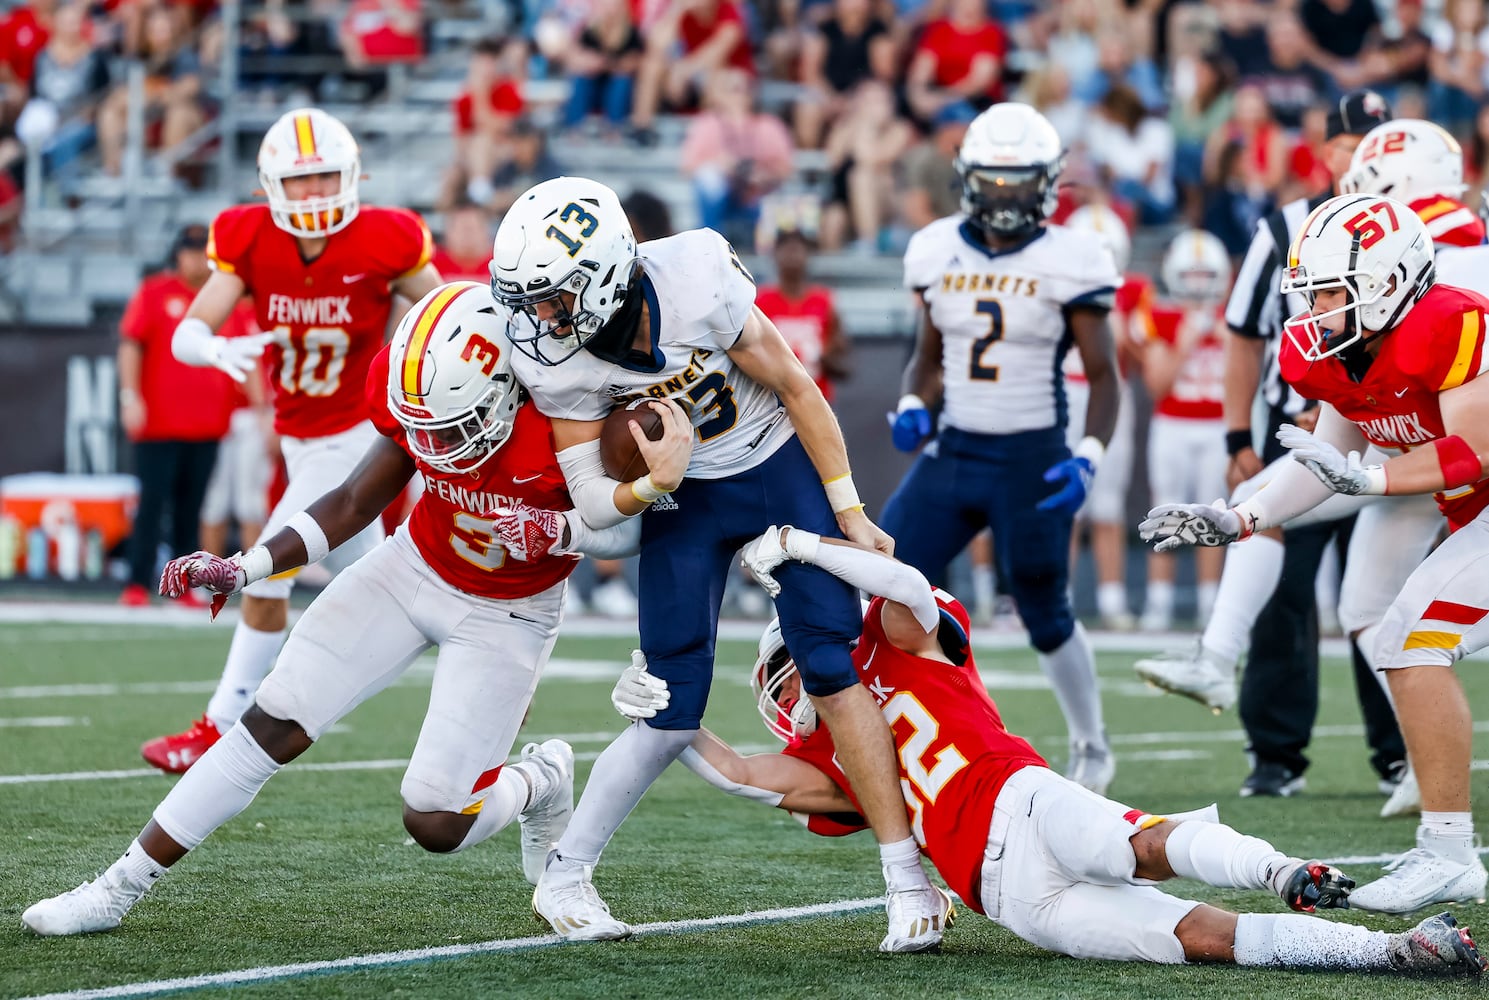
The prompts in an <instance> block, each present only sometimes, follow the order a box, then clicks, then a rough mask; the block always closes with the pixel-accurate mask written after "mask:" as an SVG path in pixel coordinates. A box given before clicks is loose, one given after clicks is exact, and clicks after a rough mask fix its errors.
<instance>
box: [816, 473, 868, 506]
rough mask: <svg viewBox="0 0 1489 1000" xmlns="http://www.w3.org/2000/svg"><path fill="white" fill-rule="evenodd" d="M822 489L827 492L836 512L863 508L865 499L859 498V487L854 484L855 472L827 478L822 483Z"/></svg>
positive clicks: (828, 499)
mask: <svg viewBox="0 0 1489 1000" xmlns="http://www.w3.org/2000/svg"><path fill="white" fill-rule="evenodd" d="M822 489H823V490H825V491H826V492H827V502H828V504H829V505H830V506H831V507H832V512H833V513H834V514H841V513H843V512H844V511H849V510H854V509H859V510H861V509H863V501H862V500H860V499H858V487H856V486H854V485H853V473H851V472H845V473H843V474H842V475H841V476H834V477H833V478H832V479H829V480H827V481H826V482H824V483H823V484H822Z"/></svg>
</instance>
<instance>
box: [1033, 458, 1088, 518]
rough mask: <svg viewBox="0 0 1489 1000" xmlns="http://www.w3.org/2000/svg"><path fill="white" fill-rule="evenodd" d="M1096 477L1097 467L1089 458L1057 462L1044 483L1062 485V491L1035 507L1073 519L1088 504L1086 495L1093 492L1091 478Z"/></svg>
mask: <svg viewBox="0 0 1489 1000" xmlns="http://www.w3.org/2000/svg"><path fill="white" fill-rule="evenodd" d="M1095 475H1096V466H1095V465H1093V464H1092V463H1091V460H1090V459H1089V458H1084V457H1080V456H1077V457H1075V458H1067V459H1065V460H1064V461H1062V462H1056V463H1055V464H1054V465H1053V466H1051V467H1050V469H1049V470H1048V471H1047V472H1045V474H1044V481H1045V482H1047V483H1060V484H1061V486H1060V489H1059V490H1058V491H1056V492H1055V493H1053V494H1051V495H1050V496H1047V497H1045V498H1044V499H1043V500H1041V501H1039V503H1038V504H1036V505H1035V506H1036V507H1037V508H1038V509H1039V510H1049V511H1054V512H1056V513H1058V514H1065V515H1068V516H1072V517H1073V516H1074V515H1075V512H1076V511H1078V510H1080V509H1081V504H1083V503H1085V502H1086V494H1087V493H1089V492H1090V491H1091V478H1092V477H1093V476H1095Z"/></svg>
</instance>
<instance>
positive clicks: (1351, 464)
mask: <svg viewBox="0 0 1489 1000" xmlns="http://www.w3.org/2000/svg"><path fill="white" fill-rule="evenodd" d="M1277 440H1278V441H1280V442H1282V445H1283V447H1285V448H1287V449H1288V450H1289V451H1290V452H1292V456H1293V458H1294V460H1296V461H1298V462H1300V463H1301V464H1302V465H1303V467H1304V468H1306V469H1307V470H1308V471H1309V472H1311V473H1313V474H1314V475H1315V476H1317V477H1318V478H1319V480H1320V481H1321V482H1322V483H1323V484H1324V485H1325V486H1327V487H1328V488H1329V489H1331V490H1333V491H1334V492H1335V493H1343V494H1345V495H1347V496H1352V497H1353V496H1359V495H1360V494H1362V493H1366V494H1381V493H1384V492H1385V491H1386V490H1385V486H1386V484H1385V470H1384V469H1382V468H1381V467H1380V466H1379V465H1366V464H1365V462H1364V460H1363V459H1361V458H1360V453H1359V452H1357V451H1352V452H1350V453H1349V454H1348V455H1345V454H1343V453H1342V452H1340V450H1339V449H1338V448H1335V447H1334V446H1333V445H1331V444H1329V442H1327V441H1321V440H1319V439H1318V438H1317V437H1315V436H1314V435H1312V434H1310V433H1308V432H1307V431H1305V430H1303V429H1302V428H1301V427H1294V426H1293V425H1292V424H1283V425H1282V426H1281V427H1279V428H1278V429H1277Z"/></svg>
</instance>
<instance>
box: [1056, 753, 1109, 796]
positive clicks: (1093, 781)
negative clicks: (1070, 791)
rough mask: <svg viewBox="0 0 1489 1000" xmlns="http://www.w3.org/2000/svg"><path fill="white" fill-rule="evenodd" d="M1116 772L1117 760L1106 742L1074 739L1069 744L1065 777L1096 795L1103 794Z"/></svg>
mask: <svg viewBox="0 0 1489 1000" xmlns="http://www.w3.org/2000/svg"><path fill="white" fill-rule="evenodd" d="M1116 773H1117V761H1116V759H1115V758H1114V757H1112V748H1111V746H1110V745H1109V744H1106V743H1100V744H1098V743H1087V742H1086V741H1085V740H1076V741H1075V742H1074V743H1072V744H1071V745H1070V764H1069V765H1068V766H1067V767H1066V769H1065V777H1067V778H1069V779H1070V780H1071V781H1073V782H1075V783H1076V784H1077V785H1080V786H1081V787H1082V788H1085V789H1089V790H1090V791H1093V792H1095V793H1096V794H1097V795H1105V794H1106V790H1107V788H1108V787H1110V785H1111V783H1112V778H1113V777H1115V776H1116Z"/></svg>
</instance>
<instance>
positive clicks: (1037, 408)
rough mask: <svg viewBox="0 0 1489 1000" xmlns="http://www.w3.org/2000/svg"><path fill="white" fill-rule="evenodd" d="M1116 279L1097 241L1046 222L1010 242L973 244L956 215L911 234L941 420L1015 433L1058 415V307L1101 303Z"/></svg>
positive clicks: (913, 272)
mask: <svg viewBox="0 0 1489 1000" xmlns="http://www.w3.org/2000/svg"><path fill="white" fill-rule="evenodd" d="M1121 283H1122V278H1121V276H1120V275H1119V274H1118V273H1117V268H1116V264H1115V263H1114V262H1113V261H1112V257H1111V254H1110V253H1108V252H1107V250H1106V248H1105V247H1104V246H1102V245H1101V244H1100V243H1098V242H1097V241H1096V240H1093V239H1091V238H1090V237H1088V236H1084V235H1079V234H1077V233H1075V232H1072V231H1071V230H1068V229H1064V228H1062V227H1060V226H1054V225H1051V226H1047V227H1046V228H1044V229H1042V230H1040V231H1039V232H1038V234H1037V235H1035V236H1034V237H1033V238H1031V239H1030V240H1028V241H1027V242H1025V243H1022V244H1020V245H1018V246H1016V247H1014V248H1012V249H1009V250H1002V251H997V250H989V249H987V248H986V247H984V246H982V245H981V244H980V243H978V242H976V241H975V240H974V238H973V237H972V235H971V233H970V232H969V230H968V228H967V223H966V217H965V216H961V215H953V216H948V217H946V218H944V219H938V220H936V221H935V222H933V223H931V224H930V225H929V226H926V227H925V228H924V229H922V230H921V231H920V232H918V233H916V234H915V235H914V236H913V237H911V239H910V246H909V248H908V249H907V250H906V251H905V287H907V288H909V289H911V290H913V291H917V292H919V293H920V294H921V297H922V298H923V299H924V300H925V303H926V308H927V310H928V311H929V314H930V319H931V322H932V323H934V324H935V326H936V329H938V330H939V331H941V366H942V376H943V385H944V409H943V411H942V414H941V424H942V426H950V427H955V428H957V429H958V430H963V431H971V432H974V433H978V434H1016V433H1019V432H1021V431H1033V430H1043V429H1046V428H1050V427H1056V426H1063V425H1064V423H1065V406H1064V389H1063V376H1062V374H1061V371H1060V363H1061V361H1062V359H1063V358H1064V356H1065V352H1066V350H1067V349H1068V348H1069V347H1070V335H1069V332H1068V330H1067V324H1066V316H1065V311H1066V310H1067V309H1069V308H1071V307H1078V306H1091V307H1095V308H1105V309H1109V308H1111V305H1112V299H1113V296H1114V295H1115V293H1116V289H1117V287H1118V286H1119V285H1120V284H1121Z"/></svg>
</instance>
